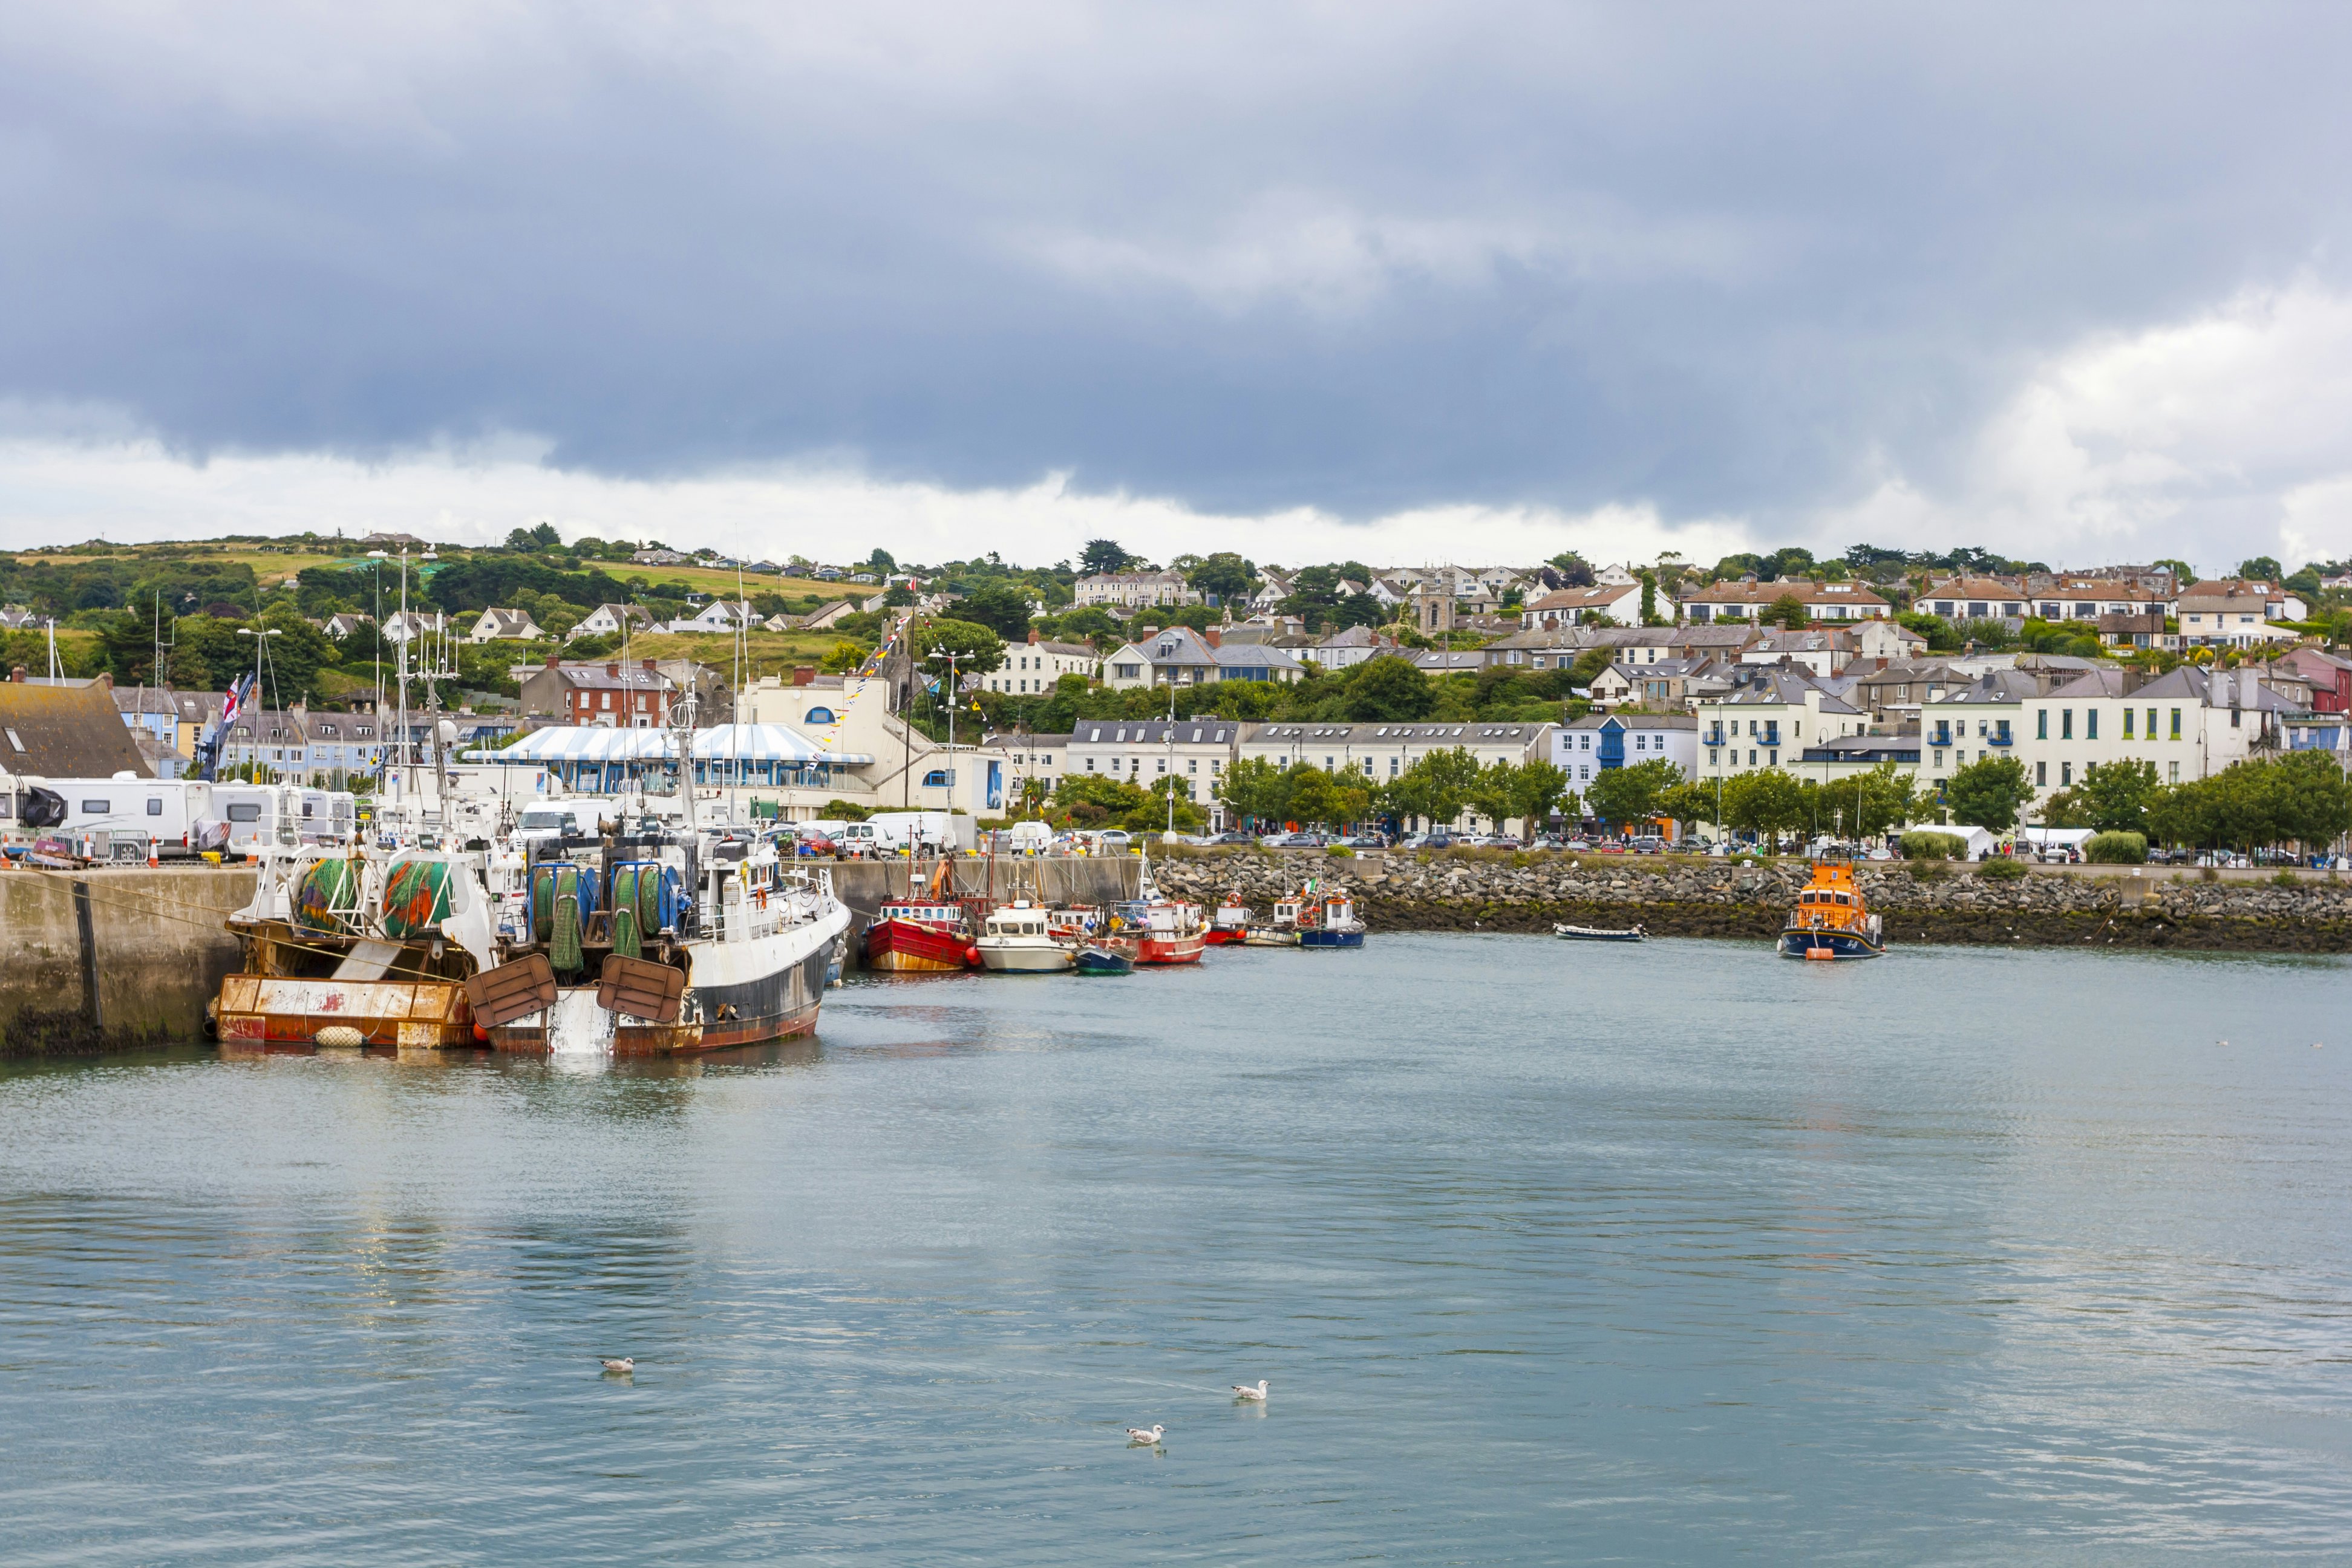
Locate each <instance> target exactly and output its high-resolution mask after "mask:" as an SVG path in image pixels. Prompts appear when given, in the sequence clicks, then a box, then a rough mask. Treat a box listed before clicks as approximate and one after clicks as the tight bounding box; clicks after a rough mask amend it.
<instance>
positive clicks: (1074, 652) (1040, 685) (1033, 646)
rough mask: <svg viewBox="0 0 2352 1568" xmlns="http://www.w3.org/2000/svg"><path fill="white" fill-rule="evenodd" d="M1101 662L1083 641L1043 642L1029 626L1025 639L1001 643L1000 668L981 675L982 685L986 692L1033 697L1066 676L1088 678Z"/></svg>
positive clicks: (1050, 688)
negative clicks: (1002, 647)
mask: <svg viewBox="0 0 2352 1568" xmlns="http://www.w3.org/2000/svg"><path fill="white" fill-rule="evenodd" d="M1101 665H1102V656H1101V655H1099V654H1097V653H1096V652H1095V650H1094V649H1093V648H1091V647H1087V645H1086V644H1084V643H1076V642H1045V641H1043V640H1041V639H1040V638H1039V637H1038V636H1037V633H1036V630H1035V628H1034V627H1032V628H1031V629H1030V632H1029V640H1028V641H1027V642H1016V643H1007V644H1005V645H1004V666H1003V668H1001V669H998V670H995V671H993V672H992V673H991V674H988V675H985V676H982V678H981V686H982V689H985V690H989V691H1002V692H1006V693H1008V694H1010V695H1012V696H1015V697H1033V696H1035V695H1036V694H1037V693H1039V692H1041V691H1051V690H1053V689H1054V682H1055V681H1056V680H1059V679H1062V677H1064V676H1066V675H1075V676H1077V677H1079V678H1080V679H1087V680H1091V679H1094V675H1095V671H1096V670H1097V669H1098V668H1101Z"/></svg>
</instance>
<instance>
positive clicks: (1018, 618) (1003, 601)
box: [955, 583, 1029, 642]
mask: <svg viewBox="0 0 2352 1568" xmlns="http://www.w3.org/2000/svg"><path fill="white" fill-rule="evenodd" d="M955 609H956V618H957V619H958V620H964V621H970V622H971V623H972V624H973V625H975V626H986V627H987V628H988V629H989V630H990V631H992V632H994V633H995V634H996V635H997V636H998V637H1003V639H1004V640H1005V641H1007V642H1020V641H1022V640H1024V638H1026V637H1028V636H1029V595H1028V594H1027V592H1026V591H1024V590H1023V589H1021V588H1017V587H1015V586H1013V584H1010V583H991V584H988V585H987V586H986V587H983V588H979V589H976V590H974V591H973V592H971V594H968V595H965V596H964V597H963V598H961V599H959V600H958V601H956V606H955Z"/></svg>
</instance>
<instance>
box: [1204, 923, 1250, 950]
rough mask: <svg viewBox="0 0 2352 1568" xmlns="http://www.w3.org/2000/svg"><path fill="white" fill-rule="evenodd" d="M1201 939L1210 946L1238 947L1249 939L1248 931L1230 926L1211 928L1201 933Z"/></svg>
mask: <svg viewBox="0 0 2352 1568" xmlns="http://www.w3.org/2000/svg"><path fill="white" fill-rule="evenodd" d="M1248 940H1249V932H1247V931H1235V930H1233V929H1231V928H1230V927H1222V928H1213V929H1211V930H1210V931H1205V932H1203V933H1202V941H1203V942H1207V943H1208V944H1209V945H1210V946H1211V947H1239V946H1240V945H1241V944H1242V943H1243V942H1246V941H1248Z"/></svg>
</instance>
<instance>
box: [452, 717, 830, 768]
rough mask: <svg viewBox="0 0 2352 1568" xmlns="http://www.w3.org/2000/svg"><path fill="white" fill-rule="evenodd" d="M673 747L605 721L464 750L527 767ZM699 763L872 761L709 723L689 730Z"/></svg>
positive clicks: (762, 729)
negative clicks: (508, 743)
mask: <svg viewBox="0 0 2352 1568" xmlns="http://www.w3.org/2000/svg"><path fill="white" fill-rule="evenodd" d="M676 752H677V748H676V745H675V744H674V742H672V740H671V737H670V733H669V731H667V730H619V729H614V728H613V727H611V726H609V725H603V724H586V725H556V726H551V727H550V728H548V729H545V730H534V731H531V732H530V734H528V735H525V736H524V737H523V738H522V739H521V740H520V741H517V742H515V743H514V744H513V745H511V746H509V747H507V748H506V749H505V750H503V751H498V752H467V753H466V760H467V761H468V762H482V763H514V764H517V765H524V766H530V767H539V766H543V765H544V764H546V763H666V762H669V761H672V760H674V758H675V756H676ZM694 759H695V761H697V762H698V763H709V762H721V763H723V762H743V763H830V764H832V765H833V766H835V767H837V768H854V767H864V766H865V765H866V764H867V763H871V762H873V761H874V759H873V758H872V757H870V756H867V755H866V754H865V753H864V752H828V751H826V750H825V749H824V747H822V746H820V745H818V744H817V743H816V742H814V741H812V740H810V739H809V738H808V737H807V736H805V735H803V734H802V733H801V732H800V731H797V730H794V729H792V728H790V727H788V726H786V725H782V724H713V725H712V726H710V727H709V729H707V730H697V731H695V732H694Z"/></svg>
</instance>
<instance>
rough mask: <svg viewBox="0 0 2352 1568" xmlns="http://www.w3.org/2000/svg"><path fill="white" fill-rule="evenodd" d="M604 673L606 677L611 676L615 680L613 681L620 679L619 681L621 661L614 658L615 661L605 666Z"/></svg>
mask: <svg viewBox="0 0 2352 1568" xmlns="http://www.w3.org/2000/svg"><path fill="white" fill-rule="evenodd" d="M604 673H605V674H607V675H609V676H611V677H612V678H613V679H615V680H618V679H621V661H620V660H619V659H617V658H616V659H614V661H613V662H612V663H610V664H608V665H606V666H605V667H604Z"/></svg>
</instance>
